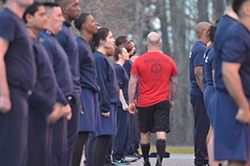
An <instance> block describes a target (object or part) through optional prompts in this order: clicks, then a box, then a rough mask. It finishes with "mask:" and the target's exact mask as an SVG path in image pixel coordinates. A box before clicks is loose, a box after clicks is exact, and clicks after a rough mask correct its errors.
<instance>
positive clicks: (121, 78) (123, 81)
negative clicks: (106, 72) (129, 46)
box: [114, 63, 129, 107]
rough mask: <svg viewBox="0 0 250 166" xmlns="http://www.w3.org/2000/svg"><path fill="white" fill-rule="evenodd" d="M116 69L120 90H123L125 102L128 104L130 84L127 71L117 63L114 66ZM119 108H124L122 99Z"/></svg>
mask: <svg viewBox="0 0 250 166" xmlns="http://www.w3.org/2000/svg"><path fill="white" fill-rule="evenodd" d="M114 68H115V73H116V77H117V80H118V84H119V88H120V89H121V90H122V92H123V96H124V98H125V101H126V103H127V104H128V82H129V78H128V75H127V73H126V71H125V69H124V68H123V67H122V66H121V65H119V64H117V63H116V64H115V65H114ZM117 106H120V107H121V106H122V103H121V101H120V99H119V102H118V104H117Z"/></svg>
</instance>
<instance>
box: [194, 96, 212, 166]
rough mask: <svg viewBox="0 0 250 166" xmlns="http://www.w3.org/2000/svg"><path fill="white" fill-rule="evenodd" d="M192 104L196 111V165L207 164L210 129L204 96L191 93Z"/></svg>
mask: <svg viewBox="0 0 250 166" xmlns="http://www.w3.org/2000/svg"><path fill="white" fill-rule="evenodd" d="M190 100H191V104H192V106H193V111H194V150H195V161H194V163H195V165H201V164H207V163H208V155H207V146H206V137H207V133H208V130H209V126H210V123H209V119H208V116H207V112H206V109H205V106H204V100H203V97H202V96H196V95H190Z"/></svg>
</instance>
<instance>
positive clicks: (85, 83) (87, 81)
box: [76, 36, 100, 92]
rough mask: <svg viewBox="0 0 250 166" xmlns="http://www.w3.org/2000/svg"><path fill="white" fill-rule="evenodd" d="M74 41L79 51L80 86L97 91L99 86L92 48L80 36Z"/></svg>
mask: <svg viewBox="0 0 250 166" xmlns="http://www.w3.org/2000/svg"><path fill="white" fill-rule="evenodd" d="M76 42H77V44H78V52H79V63H80V83H81V87H82V88H88V89H91V90H92V91H93V92H98V91H99V90H100V88H99V86H98V84H97V73H96V64H95V59H94V56H93V53H92V50H91V48H90V46H89V44H88V43H87V42H86V41H85V40H84V39H83V38H82V37H80V36H78V37H77V38H76Z"/></svg>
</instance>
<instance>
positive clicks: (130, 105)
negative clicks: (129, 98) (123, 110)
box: [129, 103, 135, 115]
mask: <svg viewBox="0 0 250 166" xmlns="http://www.w3.org/2000/svg"><path fill="white" fill-rule="evenodd" d="M129 113H130V114H132V115H134V114H135V103H130V104H129Z"/></svg>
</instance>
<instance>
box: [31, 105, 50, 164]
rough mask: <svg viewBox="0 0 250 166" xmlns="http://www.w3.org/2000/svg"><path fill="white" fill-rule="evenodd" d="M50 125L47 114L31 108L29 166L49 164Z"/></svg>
mask: <svg viewBox="0 0 250 166" xmlns="http://www.w3.org/2000/svg"><path fill="white" fill-rule="evenodd" d="M49 138H50V127H49V124H48V122H47V114H46V113H45V112H43V113H41V112H38V111H36V110H32V109H30V110H29V131H28V162H27V166H34V164H35V165H36V166H48V164H49V154H50V152H49V150H50V147H49Z"/></svg>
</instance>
